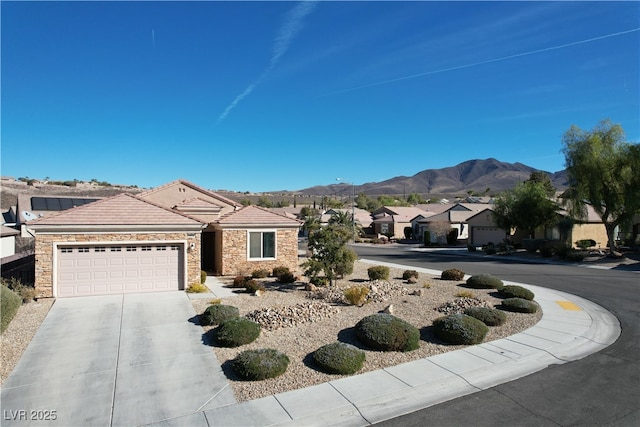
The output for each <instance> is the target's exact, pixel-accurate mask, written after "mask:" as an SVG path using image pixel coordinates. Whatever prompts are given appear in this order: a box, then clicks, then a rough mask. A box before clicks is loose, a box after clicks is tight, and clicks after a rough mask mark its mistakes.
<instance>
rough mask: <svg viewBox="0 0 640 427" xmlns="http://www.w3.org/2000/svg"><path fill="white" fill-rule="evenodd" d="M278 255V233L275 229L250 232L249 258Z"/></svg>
mask: <svg viewBox="0 0 640 427" xmlns="http://www.w3.org/2000/svg"><path fill="white" fill-rule="evenodd" d="M275 257H276V233H275V231H251V232H249V258H250V259H255V258H275Z"/></svg>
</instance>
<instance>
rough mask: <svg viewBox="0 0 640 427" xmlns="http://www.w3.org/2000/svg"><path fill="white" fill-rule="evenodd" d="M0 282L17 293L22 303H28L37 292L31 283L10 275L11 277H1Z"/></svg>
mask: <svg viewBox="0 0 640 427" xmlns="http://www.w3.org/2000/svg"><path fill="white" fill-rule="evenodd" d="M1 283H2V284H3V285H4V286H6V287H8V288H9V289H11V290H12V291H13V292H15V293H16V294H18V295H19V296H20V298H21V299H22V302H23V303H28V302H31V301H33V300H34V299H36V296H37V295H38V293H37V292H36V289H35V288H34V286H33V285H27V284H24V283H22V282H21V281H20V280H19V279H16V278H15V277H12V278H11V279H9V280H7V279H2V281H1Z"/></svg>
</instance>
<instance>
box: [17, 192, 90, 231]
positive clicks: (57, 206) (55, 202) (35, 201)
mask: <svg viewBox="0 0 640 427" xmlns="http://www.w3.org/2000/svg"><path fill="white" fill-rule="evenodd" d="M100 199H101V198H100V197H70V196H49V195H34V194H24V193H19V194H18V203H17V205H16V218H15V222H16V225H17V226H18V227H20V228H21V230H22V233H21V235H22V237H31V235H29V234H28V233H27V232H26V230H25V229H24V227H23V225H24V224H26V223H27V222H28V221H31V220H33V219H36V218H42V217H45V216H48V215H51V214H54V213H56V212H60V211H64V210H67V209H71V208H75V207H78V206H83V205H86V204H88V203H93V202H95V201H97V200H100Z"/></svg>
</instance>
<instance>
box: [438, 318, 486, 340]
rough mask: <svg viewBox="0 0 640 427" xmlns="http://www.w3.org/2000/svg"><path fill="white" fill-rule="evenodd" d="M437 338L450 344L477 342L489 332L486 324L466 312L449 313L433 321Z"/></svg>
mask: <svg viewBox="0 0 640 427" xmlns="http://www.w3.org/2000/svg"><path fill="white" fill-rule="evenodd" d="M433 330H434V332H435V334H436V336H437V337H438V338H440V339H441V340H443V341H446V342H448V343H451V344H465V345H471V344H478V343H481V342H482V340H484V337H485V336H486V335H487V332H489V328H488V327H487V325H485V324H484V323H482V322H481V321H480V320H478V319H476V318H473V317H471V316H468V315H466V314H450V315H448V316H444V317H439V318H437V319H436V320H434V321H433Z"/></svg>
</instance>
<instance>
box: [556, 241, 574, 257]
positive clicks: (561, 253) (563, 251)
mask: <svg viewBox="0 0 640 427" xmlns="http://www.w3.org/2000/svg"><path fill="white" fill-rule="evenodd" d="M553 252H554V253H555V254H556V255H557V256H558V258H560V259H567V255H569V253H570V252H571V246H569V245H567V244H566V243H556V244H555V245H554V246H553Z"/></svg>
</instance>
